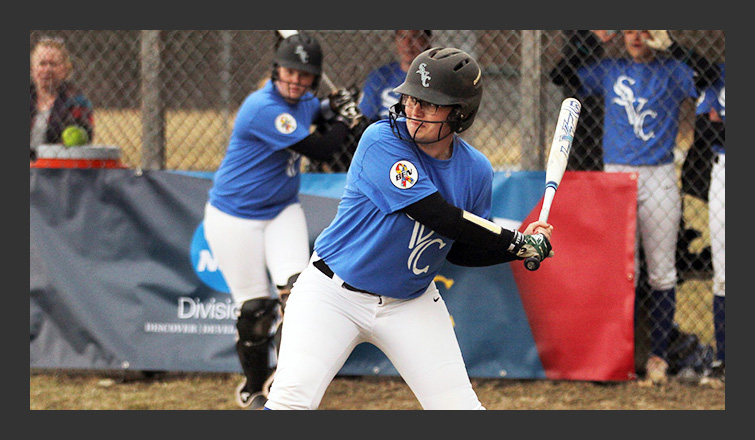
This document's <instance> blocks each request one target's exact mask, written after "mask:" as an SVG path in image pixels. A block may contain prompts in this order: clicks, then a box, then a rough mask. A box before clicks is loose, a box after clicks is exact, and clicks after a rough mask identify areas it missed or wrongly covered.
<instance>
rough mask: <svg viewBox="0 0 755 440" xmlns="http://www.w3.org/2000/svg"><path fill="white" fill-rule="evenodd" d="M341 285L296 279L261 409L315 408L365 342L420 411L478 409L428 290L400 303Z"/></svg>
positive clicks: (439, 302)
mask: <svg viewBox="0 0 755 440" xmlns="http://www.w3.org/2000/svg"><path fill="white" fill-rule="evenodd" d="M315 259H317V256H316V255H315V256H313V258H312V261H314V260H315ZM386 276H390V275H389V274H386ZM342 283H343V281H342V280H341V279H340V278H339V277H338V276H337V275H335V276H334V277H333V278H332V279H331V278H329V277H328V276H326V275H325V274H323V273H322V272H320V271H319V270H318V269H317V268H315V267H314V266H312V264H310V265H309V266H308V267H307V269H306V270H305V271H304V272H303V273H302V274H301V275H300V276H299V279H298V280H297V281H296V284H295V285H294V288H293V290H292V292H291V296H290V297H289V299H288V303H287V306H286V315H285V318H284V326H283V339H282V341H281V348H280V354H279V359H278V369H277V371H276V373H275V378H274V380H273V384H272V388H271V390H270V394H269V397H268V399H269V400H268V401H267V404H266V407H267V408H269V409H316V408H317V407H318V406H319V405H320V401H321V399H322V397H323V395H324V394H325V390H326V389H327V387H328V385H329V384H330V382H331V381H332V380H333V378H334V377H335V375H336V374H337V373H338V371H339V370H340V369H341V367H342V366H343V364H344V363H345V362H346V360H347V358H348V357H349V355H350V354H351V352H352V350H353V349H354V348H355V347H356V346H357V345H358V344H360V343H363V342H368V343H371V344H374V345H375V346H377V347H378V348H379V349H380V350H381V351H382V352H383V353H385V355H386V356H387V357H388V359H390V361H391V362H392V363H393V365H394V366H395V367H396V369H397V370H398V372H399V374H401V377H402V378H403V379H404V381H405V382H406V383H407V385H408V386H409V387H410V388H411V390H412V391H413V392H414V394H415V396H416V397H417V399H418V400H419V403H420V404H421V405H422V407H423V408H424V409H484V408H483V407H482V405H481V404H480V401H479V400H478V399H477V395H476V394H475V392H474V390H473V389H472V385H471V383H470V381H469V377H468V375H467V371H466V367H465V365H464V360H463V359H462V355H461V350H460V349H459V345H458V342H457V339H456V334H455V333H454V330H453V325H452V322H451V318H450V315H449V313H448V309H447V308H446V305H445V302H444V301H443V299H442V298H441V297H440V294H439V292H438V289H437V288H436V287H435V284H431V285H430V286H429V287H428V288H427V290H426V291H425V293H424V294H422V295H421V296H420V297H417V298H414V299H410V300H401V299H393V298H388V297H383V296H378V295H372V294H368V293H361V292H354V291H351V290H347V289H346V288H344V287H342Z"/></svg>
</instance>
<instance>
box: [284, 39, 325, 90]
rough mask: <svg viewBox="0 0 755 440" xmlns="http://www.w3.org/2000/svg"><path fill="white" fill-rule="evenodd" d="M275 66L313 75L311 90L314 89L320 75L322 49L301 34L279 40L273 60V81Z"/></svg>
mask: <svg viewBox="0 0 755 440" xmlns="http://www.w3.org/2000/svg"><path fill="white" fill-rule="evenodd" d="M277 66H282V67H286V68H288V69H296V70H301V71H303V72H309V73H312V74H314V75H315V82H314V83H313V84H312V89H316V88H317V85H318V83H319V82H320V75H321V74H322V49H321V48H320V43H319V42H318V41H317V40H316V39H315V38H314V37H312V36H310V35H307V34H305V33H303V32H299V33H297V34H294V35H291V36H290V37H288V38H285V39H283V40H281V41H280V42H279V43H278V47H277V48H276V50H275V57H274V59H273V79H274V80H275V79H277V75H278V73H277Z"/></svg>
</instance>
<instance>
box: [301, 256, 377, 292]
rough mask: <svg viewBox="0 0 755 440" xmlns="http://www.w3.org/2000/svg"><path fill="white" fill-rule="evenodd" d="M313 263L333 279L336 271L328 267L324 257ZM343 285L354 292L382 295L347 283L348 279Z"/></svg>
mask: <svg viewBox="0 0 755 440" xmlns="http://www.w3.org/2000/svg"><path fill="white" fill-rule="evenodd" d="M312 265H313V266H315V267H316V268H317V269H318V270H319V271H320V272H322V273H323V274H325V276H326V277H328V278H330V279H333V276H334V275H335V273H334V272H333V270H331V268H330V267H328V265H327V264H325V260H322V259H320V260H317V261H315V262H314V263H312ZM341 286H343V288H344V289H346V290H351V291H352V292H361V293H368V294H370V295H375V296H380V295H377V294H375V293H372V292H368V291H366V290H362V289H357V288H356V287H354V286H352V285H351V284H349V283H347V282H346V281H344V282H343V284H342V285H341Z"/></svg>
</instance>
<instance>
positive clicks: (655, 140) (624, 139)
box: [577, 59, 697, 165]
mask: <svg viewBox="0 0 755 440" xmlns="http://www.w3.org/2000/svg"><path fill="white" fill-rule="evenodd" d="M577 74H578V75H579V78H580V80H581V82H582V90H581V92H582V93H584V94H587V95H603V96H604V99H605V120H604V123H603V130H604V135H603V162H604V163H606V164H625V165H663V164H668V163H671V162H673V160H674V146H675V144H676V136H677V133H678V132H679V110H680V106H681V103H682V102H683V101H684V100H685V99H687V98H697V91H696V90H695V82H694V71H693V70H692V68H690V67H689V66H687V65H686V64H684V63H683V62H681V61H679V60H675V59H656V60H653V61H651V62H649V63H636V62H634V61H632V60H628V59H605V60H602V61H601V62H599V63H598V64H593V65H588V66H583V67H581V68H580V69H579V70H578V71H577Z"/></svg>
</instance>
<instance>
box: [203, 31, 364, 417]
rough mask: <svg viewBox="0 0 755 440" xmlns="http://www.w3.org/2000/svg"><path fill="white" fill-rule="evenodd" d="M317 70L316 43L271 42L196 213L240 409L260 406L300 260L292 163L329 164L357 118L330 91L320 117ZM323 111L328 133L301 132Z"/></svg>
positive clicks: (303, 252)
mask: <svg viewBox="0 0 755 440" xmlns="http://www.w3.org/2000/svg"><path fill="white" fill-rule="evenodd" d="M321 71H322V51H321V49H320V45H319V43H318V42H317V40H315V39H314V38H312V37H310V36H307V35H305V34H298V35H293V36H291V37H288V38H287V39H285V40H283V41H281V42H280V44H279V47H278V48H277V51H276V53H275V58H274V64H273V72H272V79H271V80H270V81H268V82H267V83H266V84H265V85H264V86H263V87H262V88H261V89H260V90H258V91H256V92H254V93H252V94H250V95H249V96H248V97H247V98H246V100H245V101H244V103H243V104H242V105H241V108H240V109H239V112H238V115H237V117H236V121H235V124H234V128H233V132H232V134H231V139H230V143H229V145H228V150H227V152H226V155H225V157H224V158H223V161H222V163H221V164H220V167H219V168H218V170H217V172H216V173H215V180H214V184H213V187H212V188H211V189H210V192H209V200H208V203H207V205H206V207H205V217H204V230H205V237H206V239H207V243H208V244H209V246H210V249H211V251H212V253H213V256H214V257H215V259H216V261H217V263H218V267H219V268H220V270H221V271H222V272H223V275H224V277H225V280H226V282H227V284H228V286H229V288H230V290H231V294H232V296H233V299H234V301H235V302H236V304H237V305H238V306H239V312H238V316H237V322H236V327H237V342H236V350H237V352H238V356H239V360H240V361H241V367H242V370H243V372H244V376H245V378H244V380H243V381H242V383H241V384H240V385H239V386H238V388H237V389H236V400H237V403H238V404H239V405H240V406H241V407H244V408H256V409H259V408H260V407H261V406H262V404H263V403H264V399H265V397H264V396H265V394H266V393H265V391H266V390H264V389H263V388H264V384H265V382H266V381H267V379H268V378H270V376H271V374H272V372H273V370H274V367H275V362H276V359H275V345H276V344H275V342H274V336H275V333H276V330H277V328H278V324H279V323H280V318H281V314H282V310H281V307H282V306H284V305H285V298H286V297H287V296H288V294H289V293H290V289H291V285H292V284H293V282H294V280H296V277H297V276H298V275H299V273H301V271H302V270H303V269H304V268H305V267H306V266H307V261H308V259H309V255H310V250H309V236H308V233H307V225H306V220H305V217H304V211H303V210H302V207H301V205H300V203H299V199H298V193H299V184H300V179H301V177H300V172H299V170H300V162H301V155H305V156H308V157H311V158H314V159H317V160H327V159H329V158H330V157H331V155H332V154H333V153H335V152H336V151H338V150H339V149H340V148H342V146H343V143H344V142H346V139H347V134H348V133H349V128H350V127H353V126H354V125H355V122H356V120H357V119H358V118H360V117H361V113H360V112H359V111H358V110H354V109H356V102H355V101H354V100H353V99H350V98H348V96H347V97H345V95H343V94H342V93H340V92H339V93H337V94H333V95H332V97H333V98H336V99H331V98H328V100H326V101H327V107H326V106H325V105H324V104H323V108H324V109H326V110H327V111H326V112H321V102H320V100H319V99H317V98H316V97H315V96H314V92H315V91H316V89H317V85H318V83H319V80H320V75H321ZM347 108H350V111H346V110H345V109H347ZM325 113H327V114H332V116H333V117H334V119H332V120H334V121H335V122H334V123H332V124H328V125H329V127H330V128H329V131H327V132H326V133H324V134H321V133H320V131H319V130H317V131H315V132H314V133H312V134H310V126H312V124H320V123H321V122H324V119H323V114H325ZM268 271H269V277H270V278H272V281H273V283H275V285H276V287H277V291H278V295H277V296H276V295H274V294H273V292H272V291H271V286H270V281H269V278H268Z"/></svg>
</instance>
